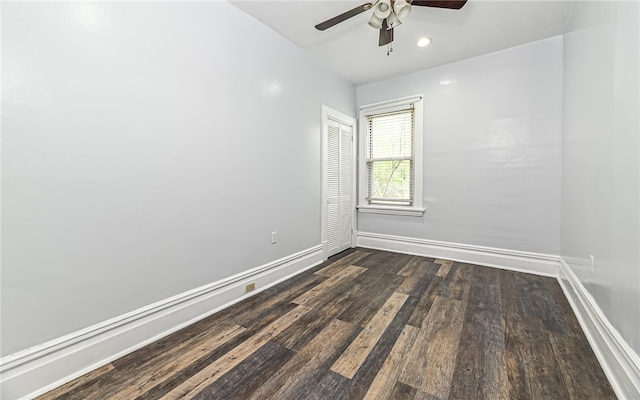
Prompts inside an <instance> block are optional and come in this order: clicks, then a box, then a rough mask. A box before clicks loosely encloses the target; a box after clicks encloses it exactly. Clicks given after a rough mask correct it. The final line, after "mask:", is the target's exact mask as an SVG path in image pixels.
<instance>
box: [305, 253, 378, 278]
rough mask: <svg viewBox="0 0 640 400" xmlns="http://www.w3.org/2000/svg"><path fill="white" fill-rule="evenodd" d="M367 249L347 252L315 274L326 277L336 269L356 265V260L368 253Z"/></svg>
mask: <svg viewBox="0 0 640 400" xmlns="http://www.w3.org/2000/svg"><path fill="white" fill-rule="evenodd" d="M370 254H371V252H369V251H362V250H356V251H354V252H353V253H351V254H349V255H348V256H345V257H343V258H341V259H340V260H338V261H336V262H334V263H332V264H329V265H327V266H326V267H324V268H322V269H320V270H318V271H316V272H315V274H316V275H322V276H326V277H332V276H333V275H335V274H336V273H337V272H338V271H341V270H342V269H343V268H345V267H348V266H349V265H356V266H357V265H358V261H360V260H362V259H363V258H365V257H367V256H368V255H370Z"/></svg>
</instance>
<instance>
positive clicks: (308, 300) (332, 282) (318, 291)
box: [293, 265, 367, 307]
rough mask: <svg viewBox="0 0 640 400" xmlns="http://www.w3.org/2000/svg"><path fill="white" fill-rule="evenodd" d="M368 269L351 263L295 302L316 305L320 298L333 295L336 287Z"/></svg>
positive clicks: (310, 305)
mask: <svg viewBox="0 0 640 400" xmlns="http://www.w3.org/2000/svg"><path fill="white" fill-rule="evenodd" d="M366 270H367V269H366V268H363V267H356V266H355V265H349V266H347V267H345V268H341V269H340V270H338V271H337V272H336V273H335V274H334V275H332V276H331V277H330V278H328V279H327V280H325V281H324V282H322V283H320V284H319V285H317V286H315V287H313V288H312V289H310V290H308V291H307V292H305V293H303V294H301V295H300V296H298V297H297V298H295V299H293V302H294V303H296V304H300V305H305V306H308V307H314V306H316V305H317V304H318V303H319V300H318V299H323V296H326V295H327V294H330V295H331V294H332V293H334V292H333V289H334V288H336V287H338V286H339V285H341V284H343V283H344V282H348V281H349V280H350V279H353V278H354V277H356V276H358V275H360V274H361V273H363V272H365V271H366Z"/></svg>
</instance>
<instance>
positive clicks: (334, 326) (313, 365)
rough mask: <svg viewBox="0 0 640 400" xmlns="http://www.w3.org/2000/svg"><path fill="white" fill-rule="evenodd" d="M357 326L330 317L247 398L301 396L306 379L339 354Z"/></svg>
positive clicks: (323, 368) (354, 332)
mask: <svg viewBox="0 0 640 400" xmlns="http://www.w3.org/2000/svg"><path fill="white" fill-rule="evenodd" d="M359 331H360V328H359V327H357V326H355V325H353V324H350V323H347V322H344V321H340V320H337V319H334V320H332V321H331V322H330V323H329V324H328V325H327V327H326V328H325V329H323V330H322V332H320V333H319V334H318V336H316V337H315V338H314V339H313V340H312V341H311V342H309V344H308V345H307V346H306V347H305V348H304V349H303V350H301V351H300V352H298V353H297V354H296V355H295V356H294V357H293V358H292V359H291V360H290V361H289V362H287V363H286V364H285V365H284V366H283V367H282V368H281V369H280V370H279V371H278V372H277V373H276V374H275V375H274V376H273V378H272V379H270V381H269V382H268V383H266V384H264V385H262V386H260V387H259V388H258V389H257V390H256V391H255V392H254V393H253V394H252V395H251V396H250V397H249V398H250V399H255V400H259V399H265V398H274V399H303V398H306V396H305V393H304V389H305V387H307V386H308V385H309V383H310V382H309V381H310V380H313V379H314V377H315V376H316V375H317V374H318V373H320V372H321V371H323V370H326V368H327V367H328V365H331V363H333V361H335V359H336V358H337V357H338V356H339V355H340V353H342V351H343V350H344V349H345V348H346V347H347V345H348V344H349V342H350V341H351V340H352V339H353V338H354V337H355V335H356V334H358V333H359Z"/></svg>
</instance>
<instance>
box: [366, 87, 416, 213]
mask: <svg viewBox="0 0 640 400" xmlns="http://www.w3.org/2000/svg"><path fill="white" fill-rule="evenodd" d="M359 166H360V169H359V189H360V196H359V205H358V210H359V211H360V212H373V213H382V214H400V215H415V216H420V215H422V214H423V213H424V208H423V206H422V96H412V97H410V98H405V99H399V100H394V101H391V102H385V103H378V104H372V105H369V106H363V107H361V109H360V164H359Z"/></svg>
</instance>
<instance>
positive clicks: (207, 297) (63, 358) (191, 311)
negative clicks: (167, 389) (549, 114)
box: [0, 245, 323, 400]
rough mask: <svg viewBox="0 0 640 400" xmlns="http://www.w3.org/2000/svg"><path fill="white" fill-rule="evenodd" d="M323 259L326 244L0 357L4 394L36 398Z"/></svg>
mask: <svg viewBox="0 0 640 400" xmlns="http://www.w3.org/2000/svg"><path fill="white" fill-rule="evenodd" d="M322 261H323V250H322V245H317V246H314V247H312V248H309V249H306V250H304V251H301V252H299V253H296V254H292V255H290V256H288V257H284V258H281V259H279V260H276V261H273V262H270V263H267V264H264V265H261V266H259V267H257V268H253V269H251V270H248V271H245V272H242V273H240V274H237V275H234V276H231V277H229V278H226V279H223V280H221V281H218V282H214V283H211V284H208V285H205V286H202V287H199V288H196V289H193V290H190V291H188V292H185V293H182V294H179V295H177V296H173V297H171V298H168V299H166V300H162V301H160V302H157V303H154V304H151V305H149V306H146V307H143V308H140V309H138V310H134V311H132V312H130V313H127V314H124V315H121V316H118V317H116V318H112V319H110V320H107V321H104V322H101V323H99V324H96V325H93V326H90V327H88V328H86V329H82V330H80V331H77V332H74V333H72V334H69V335H65V336H63V337H60V338H58V339H55V340H52V341H50V342H47V343H43V344H40V345H38V346H35V347H32V348H29V349H27V350H23V351H20V352H18V353H15V354H11V355H8V356H5V357H3V358H2V359H0V386H1V394H0V398H2V399H4V400H14V399H31V398H33V397H36V396H38V395H41V394H43V393H46V392H47V391H49V390H51V389H54V388H56V387H58V386H60V385H63V384H64V383H67V382H69V381H71V380H73V379H75V378H77V377H80V376H82V375H84V374H85V373H87V372H89V371H92V370H94V369H96V368H99V367H101V366H103V365H106V364H108V363H110V362H111V361H114V360H116V359H118V358H120V357H122V356H124V355H126V354H129V353H131V352H133V351H135V350H137V349H139V348H141V347H143V346H145V345H147V344H149V343H152V342H154V341H156V340H158V339H160V338H162V337H164V336H167V335H169V334H171V333H173V332H175V331H177V330H179V329H182V328H184V327H185V326H188V325H189V324H192V323H194V322H196V321H198V320H200V319H202V318H205V317H207V316H209V315H211V314H213V313H215V312H217V311H219V310H221V309H223V308H225V307H228V306H230V305H231V304H234V303H237V302H238V301H240V300H242V299H244V298H246V297H248V296H249V295H247V294H245V285H246V284H247V283H249V282H255V283H256V289H257V290H256V291H254V292H251V293H250V295H254V294H256V293H259V292H260V291H262V290H264V289H266V288H268V287H270V286H273V285H275V284H277V283H279V282H281V281H284V280H286V279H288V278H290V277H292V276H294V275H296V274H299V273H300V272H302V271H304V270H307V269H309V268H312V267H314V266H316V265H318V264H320V263H321V262H322Z"/></svg>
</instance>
